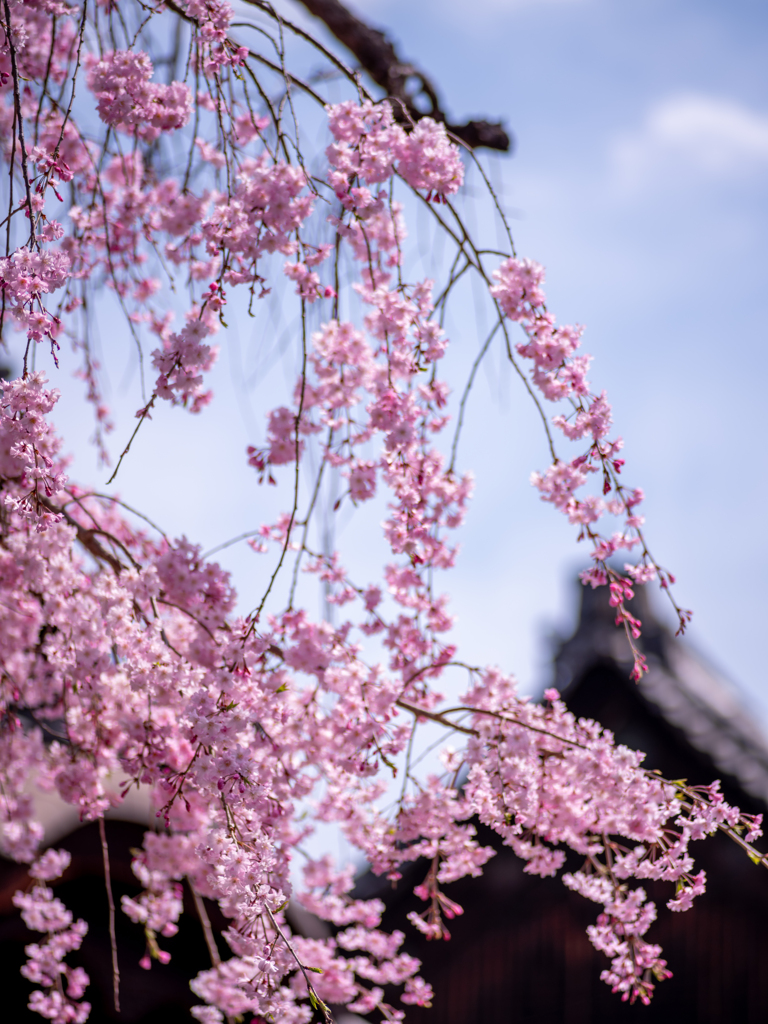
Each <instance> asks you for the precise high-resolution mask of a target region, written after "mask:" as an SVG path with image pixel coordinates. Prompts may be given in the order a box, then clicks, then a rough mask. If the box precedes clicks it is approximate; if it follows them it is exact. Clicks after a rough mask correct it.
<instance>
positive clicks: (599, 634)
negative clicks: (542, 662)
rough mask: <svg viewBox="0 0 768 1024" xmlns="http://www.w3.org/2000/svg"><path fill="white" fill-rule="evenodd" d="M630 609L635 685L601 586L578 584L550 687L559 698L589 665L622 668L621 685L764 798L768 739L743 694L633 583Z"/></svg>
mask: <svg viewBox="0 0 768 1024" xmlns="http://www.w3.org/2000/svg"><path fill="white" fill-rule="evenodd" d="M631 610H632V613H633V614H634V615H636V616H637V617H638V618H639V619H641V620H642V622H643V634H642V637H641V639H640V641H639V642H638V643H639V646H640V648H641V650H642V652H643V653H644V654H645V656H646V658H647V660H648V669H649V671H648V673H647V675H645V676H644V677H643V678H642V680H641V681H640V682H639V683H637V684H635V683H632V682H631V681H630V680H629V678H628V677H629V673H630V672H631V669H632V655H631V652H630V647H629V643H628V641H627V638H626V636H625V635H624V633H623V631H622V630H620V629H618V628H617V627H616V626H615V624H614V614H615V613H614V609H613V608H611V607H610V606H609V604H608V594H607V588H604V587H601V588H598V589H597V590H592V589H587V588H582V594H581V613H580V617H579V623H578V626H577V628H576V631H575V633H574V634H573V636H572V637H571V638H570V639H568V640H565V641H564V642H562V643H560V645H559V646H558V648H557V650H556V652H555V661H554V664H555V686H556V687H557V689H559V690H560V692H561V694H562V696H563V698H564V699H565V701H566V703H567V702H568V700H569V697H570V696H571V695H572V694H573V693H574V692H575V691H576V690H577V689H578V688H579V686H580V683H581V681H582V680H583V679H584V678H585V676H586V675H587V674H588V673H589V672H590V671H591V670H592V669H594V668H597V667H598V666H606V665H613V666H615V667H616V668H617V669H618V670H619V671H620V673H621V674H622V675H624V671H625V670H626V676H627V685H628V686H629V687H636V693H637V695H638V696H639V697H640V699H641V700H642V702H643V703H644V704H645V705H646V706H647V707H648V709H649V710H650V711H652V712H653V713H654V714H656V715H658V716H660V717H661V718H663V719H664V720H665V721H666V722H667V723H668V724H669V725H670V726H672V727H673V728H675V729H677V730H679V731H680V732H681V733H682V734H683V736H684V737H685V739H686V740H687V741H688V743H689V744H690V745H691V746H692V747H693V748H694V749H695V750H697V751H699V752H700V753H702V754H703V755H705V756H706V757H708V758H709V759H710V760H711V761H712V762H713V764H714V765H715V767H716V768H717V770H718V773H720V774H723V775H726V776H730V777H731V778H732V779H734V780H735V781H736V782H738V784H739V785H740V786H741V787H742V788H743V789H744V790H745V791H746V792H747V793H749V794H750V795H751V796H753V797H756V798H757V799H759V800H761V801H763V802H765V803H768V736H766V733H765V732H764V731H763V729H762V728H761V727H760V724H759V720H758V717H757V715H756V714H755V713H754V712H753V711H752V710H751V709H750V707H749V703H748V700H747V698H746V696H745V695H744V694H743V693H742V692H740V690H739V688H738V687H737V686H736V685H735V684H734V683H733V682H732V681H731V680H730V679H728V678H727V676H725V675H724V674H723V673H722V672H720V671H719V670H718V669H717V668H715V667H714V666H713V665H712V664H711V662H709V661H708V660H707V659H706V658H705V657H704V656H703V655H701V654H700V653H699V652H698V651H696V649H695V648H694V647H693V646H692V645H691V644H690V643H688V642H687V641H686V640H683V639H681V638H678V637H675V636H674V635H673V634H672V632H671V630H669V629H668V628H667V627H666V626H665V625H663V624H662V622H661V621H660V620H659V618H658V617H657V616H656V615H655V614H654V611H653V607H652V605H651V603H650V601H649V600H648V597H647V594H646V591H645V588H643V587H639V588H638V590H637V593H636V596H635V599H634V601H633V602H632V605H631Z"/></svg>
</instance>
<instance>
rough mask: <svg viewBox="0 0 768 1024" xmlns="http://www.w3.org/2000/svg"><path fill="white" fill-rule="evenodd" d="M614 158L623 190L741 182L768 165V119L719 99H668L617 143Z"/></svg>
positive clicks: (691, 95) (697, 96)
mask: <svg viewBox="0 0 768 1024" xmlns="http://www.w3.org/2000/svg"><path fill="white" fill-rule="evenodd" d="M611 156H612V161H613V165H614V170H615V172H616V177H617V183H618V184H619V186H620V187H623V188H624V189H627V188H629V189H631V190H636V189H637V188H639V187H641V186H642V185H644V184H646V183H653V182H657V181H658V180H659V179H661V178H663V179H666V180H667V181H674V182H677V183H679V182H684V181H688V182H692V181H695V180H696V179H701V178H709V179H713V178H714V179H733V178H737V177H739V178H741V177H744V176H747V175H752V174H754V173H755V172H756V171H761V170H764V169H765V168H766V166H768V115H766V114H762V113H759V112H756V111H753V110H749V109H748V108H747V107H744V106H741V105H740V104H738V103H735V102H733V101H732V100H727V99H721V98H718V97H714V96H703V95H700V94H696V93H687V94H682V95H678V96H669V97H667V98H666V99H663V100H661V101H659V102H658V103H656V104H655V105H654V106H653V107H651V109H650V110H649V111H648V113H647V115H646V117H645V120H644V122H643V124H642V125H641V126H640V127H639V128H638V129H636V130H635V131H633V132H627V133H624V134H622V135H621V136H619V137H618V138H617V139H616V140H615V141H614V144H613V147H612V152H611Z"/></svg>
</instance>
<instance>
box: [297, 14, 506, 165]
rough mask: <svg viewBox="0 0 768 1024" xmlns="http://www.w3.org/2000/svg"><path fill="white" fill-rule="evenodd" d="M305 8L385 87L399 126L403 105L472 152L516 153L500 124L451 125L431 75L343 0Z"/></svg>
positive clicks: (413, 115) (415, 116)
mask: <svg viewBox="0 0 768 1024" xmlns="http://www.w3.org/2000/svg"><path fill="white" fill-rule="evenodd" d="M301 3H302V4H303V5H304V6H305V7H306V8H307V10H308V11H309V12H310V14H314V16H315V17H316V18H320V20H321V21H324V22H325V24H326V25H327V26H328V28H329V29H330V30H331V32H333V34H334V35H335V36H336V38H337V39H338V40H339V42H340V43H343V44H344V46H346V48H347V49H348V50H349V51H350V52H351V53H353V54H354V55H355V57H356V58H357V59H358V61H359V62H360V66H361V68H362V69H363V70H364V71H365V72H366V74H368V75H369V76H370V77H371V78H372V79H373V81H374V82H375V83H376V84H377V85H379V86H381V88H382V89H384V90H385V91H386V93H387V95H388V96H391V97H392V98H393V99H395V100H397V101H398V103H395V104H393V107H394V110H395V117H397V118H398V120H403V121H405V120H407V118H406V117H405V115H404V114H403V113H402V111H401V110H399V105H400V104H403V106H404V107H405V109H406V111H407V113H408V115H410V117H411V118H412V119H413V120H414V121H418V120H419V118H421V117H431V118H433V119H434V120H435V121H441V122H442V123H443V124H444V125H445V127H446V128H447V129H448V131H449V132H451V133H452V134H453V135H455V136H456V137H457V138H459V139H461V141H462V142H464V143H465V144H466V145H467V146H469V148H470V149H477V148H478V147H480V146H484V147H485V148H486V149H497V150H501V151H502V152H503V153H508V152H509V151H510V150H511V149H512V139H511V137H510V135H509V133H508V132H507V131H505V129H504V127H503V126H502V125H501V124H497V123H493V122H490V121H485V120H471V121H467V122H466V123H465V124H451V123H450V122H449V121H448V118H447V117H446V115H445V113H444V111H443V109H442V106H441V103H440V99H439V97H438V94H437V90H436V89H435V87H434V85H433V84H432V81H431V80H430V79H429V78H428V77H427V75H426V74H425V73H424V72H423V71H421V70H420V69H419V68H418V67H417V66H416V65H415V64H412V63H411V62H410V61H405V60H402V59H401V57H400V56H399V55H398V53H397V50H396V49H395V47H394V44H393V43H392V42H391V40H389V39H388V38H387V36H386V35H385V34H384V33H383V32H381V31H380V30H379V29H376V28H371V26H370V25H367V24H366V23H365V22H364V21H361V20H360V18H358V17H357V16H356V15H354V14H352V12H351V11H349V10H347V8H346V7H345V6H344V4H342V3H340V2H339V0H301ZM414 83H415V88H414ZM418 98H425V99H426V100H427V101H428V103H429V109H428V110H423V109H421V108H420V107H418V106H417V105H416V100H417V99H418Z"/></svg>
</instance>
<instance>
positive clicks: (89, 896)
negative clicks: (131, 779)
mask: <svg viewBox="0 0 768 1024" xmlns="http://www.w3.org/2000/svg"><path fill="white" fill-rule="evenodd" d="M581 602H582V604H581V616H580V621H579V624H578V627H577V629H576V631H575V633H574V635H573V636H572V637H571V638H570V639H569V640H567V641H565V642H563V643H561V644H560V645H559V647H558V649H557V651H556V654H555V659H554V672H555V680H554V685H556V686H557V687H558V689H560V691H561V692H562V694H563V695H564V697H565V698H566V700H567V701H568V704H569V706H570V707H571V708H572V710H573V711H574V712H575V713H577V714H578V715H582V716H585V717H588V718H593V719H596V720H597V721H599V722H602V723H603V725H605V726H607V727H608V728H610V729H612V730H613V731H614V733H615V734H616V736H617V738H618V739H619V740H620V741H621V742H624V743H627V744H628V745H630V746H633V747H637V748H639V749H642V750H644V751H646V753H647V755H648V757H647V763H648V765H649V766H650V767H655V768H659V769H660V770H661V771H662V772H664V773H665V774H666V775H667V777H671V778H688V779H689V780H690V781H691V782H694V783H707V782H711V781H712V780H713V779H714V778H721V779H723V782H724V789H725V792H726V795H727V797H728V799H730V800H732V801H733V802H736V803H738V804H739V805H740V806H742V807H743V808H744V809H745V810H749V811H752V812H756V811H760V810H763V809H765V807H766V804H767V803H768V742H767V741H766V739H765V737H764V735H763V734H762V732H761V731H760V730H759V728H758V727H757V726H756V724H755V722H754V719H753V717H751V716H750V715H749V713H748V712H747V711H745V710H744V706H743V702H742V700H741V699H740V697H739V695H738V694H737V693H736V692H735V691H734V689H733V688H732V687H731V686H730V685H729V684H728V682H727V680H725V679H724V678H723V677H722V676H721V675H720V674H719V673H718V672H716V671H715V670H714V669H713V668H712V667H711V666H709V665H707V663H706V662H705V661H704V660H703V659H701V658H699V657H697V656H696V655H695V653H694V652H693V651H692V650H691V649H690V648H689V647H688V646H687V645H686V644H684V643H682V642H680V641H677V640H675V639H674V638H673V637H672V636H671V635H670V633H669V632H668V631H667V630H666V629H665V628H664V627H663V626H662V625H660V624H659V623H658V622H657V621H656V620H655V619H654V617H653V615H652V614H651V613H650V610H649V609H648V608H647V607H638V608H635V609H634V610H635V612H636V613H637V614H638V616H639V617H640V618H642V619H643V622H644V633H643V640H642V643H643V646H644V650H645V653H646V655H647V657H648V662H649V666H650V672H649V673H648V675H647V676H646V677H645V678H644V680H643V681H642V682H641V683H640V684H639V685H636V684H634V683H632V682H631V681H630V679H629V672H630V669H631V659H630V658H629V651H628V648H627V645H626V641H625V639H624V638H623V635H622V633H621V632H620V631H619V630H617V629H616V627H615V626H614V625H613V621H612V620H613V614H612V610H611V609H610V608H609V607H608V604H607V594H606V593H605V591H604V590H598V591H591V590H584V591H582V593H581ZM482 832H483V834H482V835H481V838H482V839H483V840H484V841H486V842H493V839H494V837H493V836H492V834H491V833H490V832H489V831H487V830H482ZM142 834H143V828H142V827H141V826H140V825H138V824H132V823H129V822H117V821H109V822H108V823H107V835H108V839H109V848H110V859H111V861H112V865H113V866H112V874H113V887H114V891H115V899H116V902H118V904H119V899H120V896H121V895H122V894H123V893H127V894H136V893H137V892H138V885H137V883H136V879H135V878H134V877H133V874H132V873H131V870H130V848H131V847H132V846H139V845H140V844H141V837H142ZM56 845H57V846H63V847H66V848H68V849H69V850H71V852H72V854H73V858H72V865H71V867H70V869H69V870H68V872H67V874H66V875H65V876H64V878H63V879H62V880H61V881H60V882H59V883H57V885H56V891H57V894H58V895H60V896H61V898H62V899H63V900H64V902H65V903H66V905H67V906H68V907H70V909H72V911H73V912H74V914H75V915H76V916H82V917H84V918H86V919H87V920H88V921H89V922H90V924H91V930H90V933H89V935H88V937H87V939H86V941H85V943H84V946H83V949H82V950H81V951H80V953H79V954H77V955H72V956H70V957H69V958H68V959H69V960H70V961H71V962H73V963H75V962H79V963H81V964H82V965H83V966H84V967H85V969H86V970H87V971H88V973H89V975H90V976H91V987H90V988H89V990H88V993H87V998H88V999H89V1000H90V1001H91V1003H92V1004H93V1010H92V1013H91V1018H90V1020H91V1021H92V1022H93V1024H101V1022H112V1021H122V1022H124V1024H138V1022H144V1024H177V1022H178V1024H182V1022H188V1021H190V1020H191V1018H190V1016H189V1007H190V1006H191V1005H192V1004H193V1003H194V1002H196V1000H195V999H194V997H193V996H192V994H191V992H190V991H189V987H188V980H189V978H190V977H192V976H194V974H195V973H196V972H197V971H199V970H201V969H203V968H205V967H207V966H209V964H210V959H209V956H208V952H207V949H206V947H205V943H204V940H203V934H202V929H201V928H195V926H194V922H193V921H192V920H189V919H188V920H187V921H186V922H185V927H183V928H181V929H180V932H179V934H178V935H177V936H176V937H175V938H173V939H171V940H164V942H163V946H164V948H167V949H168V950H169V951H170V952H171V953H172V957H173V958H172V960H171V963H170V964H169V965H167V966H166V967H159V966H158V965H154V966H153V969H152V970H151V971H150V972H148V973H147V972H145V971H142V970H141V969H140V968H139V967H138V960H139V958H140V957H141V955H142V952H143V938H142V934H141V929H140V928H137V927H136V926H135V925H133V924H131V923H130V922H129V921H128V920H127V918H125V917H124V915H122V914H121V913H119V912H118V914H117V928H118V948H119V952H120V967H121V973H122V985H121V993H122V1003H123V1009H122V1013H121V1015H120V1016H119V1017H118V1016H116V1015H115V1013H114V1009H113V1007H112V983H111V968H110V947H109V938H108V933H107V908H106V899H105V894H104V878H103V870H102V860H101V849H100V843H99V838H98V830H97V828H96V826H95V825H87V826H85V827H83V828H79V829H76V830H75V831H73V832H71V833H70V834H69V835H67V836H65V837H64V838H62V839H58V840H57V841H56ZM496 845H497V850H498V853H497V855H496V856H495V857H494V858H493V859H492V860H491V861H490V862H489V864H488V865H487V866H486V870H485V873H484V874H483V876H482V878H480V879H470V880H465V881H461V882H457V883H454V884H453V885H451V886H448V887H447V893H448V895H450V896H451V897H453V898H454V899H456V900H457V901H458V902H459V903H461V904H462V905H463V906H464V909H465V912H464V915H463V916H462V917H460V918H457V919H455V920H454V921H452V922H451V931H452V936H453V937H452V939H451V941H450V942H432V943H429V942H426V941H425V940H423V939H422V937H421V936H419V935H418V934H416V933H415V932H414V930H413V928H412V927H411V926H410V925H408V924H407V922H406V914H407V913H408V911H410V910H414V909H415V910H421V909H423V904H422V903H421V902H420V901H418V900H416V898H415V897H414V896H413V894H412V890H413V886H414V885H415V884H417V883H418V882H420V881H422V879H423V876H424V875H425V874H426V865H424V864H415V865H412V866H411V867H410V868H409V870H408V871H407V872H406V874H405V877H404V878H403V880H402V881H401V882H400V883H399V885H398V886H397V888H395V889H392V888H391V887H390V885H389V883H386V882H384V881H382V880H381V879H379V878H375V877H373V876H371V875H365V876H363V877H362V878H361V879H360V880H359V884H358V892H359V894H360V895H361V896H373V895H376V896H379V897H381V898H382V899H384V900H385V902H386V904H387V912H386V916H385V925H386V926H388V927H400V928H402V930H403V931H404V932H405V933H406V935H407V939H406V945H405V948H406V949H407V950H408V952H411V953H413V954H414V955H416V956H418V957H419V958H420V959H421V960H422V961H423V964H424V975H425V977H427V978H428V980H429V981H431V983H432V985H433V987H434V989H435V993H436V997H435V1002H434V1006H433V1007H432V1008H431V1009H429V1010H421V1009H419V1008H416V1007H409V1008H408V1010H407V1016H406V1021H407V1024H608V1022H610V1024H613V1022H617V1024H622V1022H625V1021H626V1022H630V1021H645V1022H647V1024H672V1022H674V1024H730V1022H737V1021H738V1022H739V1024H766V1022H768V871H766V870H765V869H764V868H761V867H756V866H755V865H753V864H752V863H750V862H749V861H748V860H747V858H746V857H745V856H744V854H742V853H741V851H740V850H739V849H738V848H737V847H736V846H734V845H733V844H732V843H730V842H729V841H728V840H727V839H726V838H725V837H721V836H718V837H715V838H714V839H711V840H708V841H707V842H705V843H701V844H694V852H695V854H696V855H697V863H698V864H699V865H700V866H701V867H704V868H705V869H706V871H707V875H708V878H709V887H708V892H707V894H706V895H705V896H703V897H701V898H699V900H697V901H696V904H695V906H694V908H693V910H691V911H689V912H688V913H685V914H673V913H670V912H669V911H667V910H666V908H665V903H666V900H667V899H668V898H669V896H670V891H671V890H670V887H669V886H658V887H656V886H655V885H654V884H651V885H650V886H649V890H650V892H651V895H652V897H653V898H654V899H655V900H656V904H657V907H658V908H659V919H658V921H656V923H655V924H654V925H653V927H652V929H651V931H650V933H649V937H650V938H652V939H653V940H654V941H658V942H660V943H661V944H662V945H663V947H664V950H665V954H666V956H667V959H668V961H669V964H670V967H671V969H672V970H673V971H674V975H675V976H674V977H673V978H672V979H671V980H669V981H666V982H664V983H662V984H661V985H660V986H659V987H658V989H657V991H656V994H655V997H654V1001H653V1004H652V1005H651V1006H650V1007H644V1006H640V1005H635V1006H628V1005H627V1004H623V1003H621V1001H620V1000H619V998H618V997H617V996H615V995H613V994H612V993H611V992H610V990H609V989H608V988H607V986H606V985H605V984H604V983H603V982H601V981H600V977H599V976H600V972H601V970H603V969H604V967H605V966H606V961H605V959H604V958H603V957H602V955H601V954H599V953H597V952H596V951H595V950H594V949H593V948H592V946H591V945H590V943H589V940H588V939H587V936H586V933H585V928H586V926H587V925H588V924H590V923H591V922H593V921H594V919H595V916H596V913H597V908H596V907H595V906H594V905H593V904H591V903H589V902H587V901H586V900H584V899H582V898H581V897H580V896H578V895H576V894H575V893H572V892H570V891H569V890H567V889H566V888H565V887H564V886H563V885H562V883H561V882H560V881H559V880H558V879H544V880H542V879H539V878H531V877H530V876H528V875H525V874H524V873H523V871H522V865H521V863H520V861H518V860H517V858H516V857H515V856H514V855H513V854H512V853H511V851H510V850H509V849H508V848H506V847H503V846H500V845H499V844H498V843H497V844H496ZM696 847H698V849H696ZM574 866H576V864H574ZM25 881H26V872H25V871H24V869H23V867H19V866H18V865H13V864H9V863H8V862H2V861H0V965H2V966H0V977H2V980H3V983H4V984H3V997H2V1009H0V1020H2V1021H6V1020H7V1021H9V1022H11V1021H12V1022H13V1024H17V1022H18V1024H20V1022H24V1024H26V1022H32V1021H37V1022H38V1024H39V1021H40V1020H41V1018H40V1017H38V1016H37V1015H34V1014H31V1013H30V1012H29V1011H28V1010H27V1008H26V1004H27V1000H28V998H29V991H30V985H29V983H28V982H26V981H25V980H24V979H23V978H21V977H20V976H19V973H18V972H19V967H20V966H21V964H22V963H23V962H24V960H25V957H24V952H23V947H24V944H25V943H27V942H31V941H35V940H36V938H37V936H36V935H33V934H31V933H29V932H28V931H27V930H26V928H25V927H24V925H23V924H22V922H21V920H20V918H19V916H18V914H17V913H16V912H15V910H14V907H13V905H12V903H11V896H12V894H13V892H14V890H15V889H16V888H18V887H19V886H20V885H21V886H23V885H24V884H25ZM185 911H186V913H187V914H188V915H189V917H190V918H192V917H194V916H195V909H194V904H193V902H192V900H191V898H190V895H189V893H186V894H185ZM209 912H210V913H211V917H212V920H213V923H214V926H217V925H218V927H219V928H220V927H221V926H222V925H223V921H222V920H221V919H218V920H217V919H216V916H215V914H216V910H215V908H214V907H212V906H211V907H209ZM306 917H307V915H301V916H300V915H296V917H295V921H294V923H295V924H296V925H302V924H303V925H304V926H305V928H306V930H307V933H311V931H312V930H313V924H314V927H318V926H320V922H316V921H314V922H313V920H305V918H306ZM320 927H322V926H320ZM222 954H223V955H224V956H226V947H225V945H224V944H223V942H222ZM393 996H394V993H393ZM344 1016H345V1015H342V1014H340V1015H339V1024H352V1022H353V1021H354V1020H358V1021H359V1018H354V1017H352V1016H351V1015H346V1017H347V1020H346V1021H345V1019H344ZM275 1024H279V1022H275Z"/></svg>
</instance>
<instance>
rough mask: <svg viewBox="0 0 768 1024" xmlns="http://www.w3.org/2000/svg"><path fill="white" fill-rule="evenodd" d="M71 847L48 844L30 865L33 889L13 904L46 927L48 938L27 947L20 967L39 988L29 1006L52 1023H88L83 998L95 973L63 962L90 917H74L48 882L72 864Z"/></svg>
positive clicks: (29, 921)
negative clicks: (68, 851)
mask: <svg viewBox="0 0 768 1024" xmlns="http://www.w3.org/2000/svg"><path fill="white" fill-rule="evenodd" d="M69 862H70V855H69V853H67V851H66V850H50V849H49V850H46V852H45V853H44V854H43V855H42V857H39V858H38V859H37V860H36V861H35V862H34V864H32V866H31V867H30V869H29V874H30V875H31V876H32V878H33V879H35V880H36V884H35V885H34V886H33V887H32V889H31V891H29V892H21V891H19V892H16V893H15V894H14V897H13V902H14V905H15V906H17V907H18V908H19V909H20V911H21V917H22V920H23V921H24V924H25V925H26V926H27V928H29V929H30V930H31V931H34V932H43V934H44V935H45V940H44V941H43V942H40V943H38V942H33V943H31V944H30V945H29V946H27V947H26V949H25V952H26V954H27V957H28V958H29V959H28V960H27V963H26V964H25V965H24V966H23V967H22V969H21V973H22V974H23V975H24V977H25V978H28V979H29V980H30V981H31V982H32V983H33V984H35V985H40V986H41V987H40V988H38V989H35V991H34V992H33V993H32V996H31V998H30V1000H29V1008H30V1010H34V1011H35V1013H39V1014H40V1015H41V1016H42V1017H45V1018H46V1020H50V1021H52V1022H53V1024H83V1022H84V1021H86V1020H87V1019H88V1014H89V1013H90V1011H91V1005H90V1003H88V1002H85V1001H84V1000H82V996H83V993H84V992H85V990H86V988H87V987H88V985H89V984H90V979H89V977H88V975H87V974H86V973H85V971H84V970H83V968H82V967H70V966H69V965H68V964H66V963H65V962H64V957H65V956H66V955H67V953H72V952H74V951H75V950H77V949H79V948H80V946H81V944H82V941H83V939H84V938H85V935H86V933H87V931H88V925H87V924H86V923H85V921H73V920H72V914H71V913H70V912H69V911H68V910H67V908H66V907H65V906H64V904H63V903H62V902H61V900H59V899H57V898H56V897H55V896H54V895H53V890H52V889H51V888H49V887H48V886H47V885H45V882H48V881H51V880H53V879H56V878H59V877H60V876H61V875H62V874H63V873H64V872H65V871H66V870H67V868H68V867H69Z"/></svg>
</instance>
